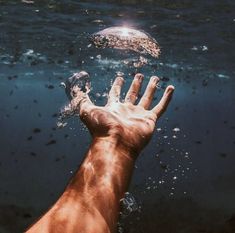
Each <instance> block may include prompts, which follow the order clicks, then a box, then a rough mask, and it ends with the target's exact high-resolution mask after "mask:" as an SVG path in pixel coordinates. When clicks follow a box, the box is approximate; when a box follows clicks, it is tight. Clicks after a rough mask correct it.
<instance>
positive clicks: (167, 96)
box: [152, 85, 175, 118]
mask: <svg viewBox="0 0 235 233" xmlns="http://www.w3.org/2000/svg"><path fill="white" fill-rule="evenodd" d="M174 90H175V88H174V86H172V85H170V86H168V87H167V88H166V90H165V92H164V94H163V96H162V98H161V100H160V101H159V103H158V104H157V105H156V106H155V107H154V108H153V109H152V112H153V113H154V114H155V115H156V116H157V118H159V117H160V116H161V115H162V114H163V113H164V112H165V111H166V109H167V106H168V104H169V103H170V101H171V98H172V95H173V92H174Z"/></svg>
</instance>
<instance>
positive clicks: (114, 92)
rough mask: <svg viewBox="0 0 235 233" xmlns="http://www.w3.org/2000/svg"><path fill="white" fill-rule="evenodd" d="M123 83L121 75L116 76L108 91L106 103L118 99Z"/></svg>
mask: <svg viewBox="0 0 235 233" xmlns="http://www.w3.org/2000/svg"><path fill="white" fill-rule="evenodd" d="M123 83H124V79H123V77H120V76H118V77H116V79H115V81H114V83H113V85H112V87H111V90H110V92H109V98H108V104H109V103H112V102H117V101H119V99H120V93H121V88H122V85H123Z"/></svg>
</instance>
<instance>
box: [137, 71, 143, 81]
mask: <svg viewBox="0 0 235 233" xmlns="http://www.w3.org/2000/svg"><path fill="white" fill-rule="evenodd" d="M143 78H144V75H143V74H140V73H138V74H136V75H135V79H137V80H138V81H139V82H142V81H143Z"/></svg>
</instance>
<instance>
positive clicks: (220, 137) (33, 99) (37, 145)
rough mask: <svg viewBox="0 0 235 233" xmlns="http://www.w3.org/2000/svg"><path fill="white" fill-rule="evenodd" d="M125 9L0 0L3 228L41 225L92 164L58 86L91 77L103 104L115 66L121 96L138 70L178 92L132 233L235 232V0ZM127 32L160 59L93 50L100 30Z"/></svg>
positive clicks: (85, 138)
mask: <svg viewBox="0 0 235 233" xmlns="http://www.w3.org/2000/svg"><path fill="white" fill-rule="evenodd" d="M117 2H118V3H117ZM117 2H115V1H110V2H109V1H103V2H99V3H96V2H93V1H81V2H80V1H75V0H73V1H72V0H71V1H57V2H56V1H40V3H36V1H35V3H25V2H23V1H0V100H1V101H0V130H1V136H0V139H1V140H0V148H1V152H0V184H1V188H0V233H5V232H7V233H17V232H22V231H23V230H24V229H25V228H26V227H27V226H28V225H29V224H31V223H32V222H33V221H34V220H35V219H37V218H38V217H39V216H40V215H41V214H42V213H43V212H44V211H45V210H46V209H47V208H49V207H50V206H51V205H52V203H54V201H55V200H56V199H57V198H58V197H59V195H60V194H61V192H62V191H63V189H64V187H65V185H66V184H67V183H68V181H69V178H70V177H71V176H72V175H73V174H74V172H75V171H76V169H77V167H78V165H79V164H80V162H81V161H82V158H83V156H84V154H85V152H86V150H87V148H88V146H89V143H90V140H91V139H90V136H89V134H88V131H87V130H86V128H85V127H84V125H83V124H82V123H81V122H80V121H79V119H78V118H72V119H70V120H68V125H67V126H66V127H65V128H63V129H57V128H56V122H57V115H58V113H59V111H60V109H61V108H63V106H65V105H66V104H67V101H68V100H67V96H66V95H65V93H64V90H63V89H61V88H60V83H61V82H62V81H64V80H65V79H66V78H67V77H69V76H71V74H72V73H74V72H78V71H81V70H86V71H87V72H89V74H90V77H91V83H92V93H91V95H92V98H93V101H94V102H95V103H96V104H97V105H102V104H104V103H105V101H106V93H107V91H108V90H109V88H110V85H111V83H112V81H113V79H114V77H115V72H117V71H121V72H123V73H124V74H125V80H126V82H125V87H124V89H123V92H125V91H126V90H127V88H128V86H129V85H130V83H131V81H132V78H133V74H134V73H135V72H143V73H144V75H145V81H144V86H145V85H147V82H148V80H149V78H150V76H151V75H154V74H155V75H158V76H159V77H161V78H162V81H161V85H162V87H163V88H164V87H165V86H166V85H168V84H173V85H174V86H175V89H176V90H175V95H174V98H173V100H172V103H171V105H170V107H169V109H168V110H167V112H166V113H165V114H164V116H163V117H162V119H161V120H160V121H159V122H158V124H157V126H156V132H155V134H154V136H153V139H152V141H151V142H150V144H149V145H148V147H147V148H146V149H145V150H144V151H143V152H142V154H141V156H140V157H139V159H138V161H137V163H136V168H135V171H134V176H133V179H132V184H131V186H130V189H129V191H130V193H131V195H132V196H133V197H134V198H135V200H136V203H138V205H139V208H138V211H134V212H133V213H131V214H130V215H129V216H128V217H126V218H124V219H122V223H121V228H122V231H123V232H130V233H131V232H135V233H142V232H148V233H156V232H161V233H171V232H174V233H182V232H186V233H188V232H190V233H194V232H195V233H196V232H210V233H230V232H235V217H234V216H235V186H234V178H235V166H234V164H235V157H234V153H235V122H234V119H235V108H234V103H235V94H234V88H235V78H234V75H235V70H234V62H235V59H234V58H235V57H234V51H235V43H234V42H235V40H234V37H235V36H234V35H235V28H234V27H235V16H234V9H235V4H234V1H215V0H214V1H212V0H211V1H206V2H205V1H185V2H184V1H176V2H174V3H171V2H170V1H146V2H142V1H128V0H127V1H117ZM120 25H128V26H131V27H134V28H136V29H141V30H145V31H146V32H147V33H149V34H150V35H151V36H152V37H154V38H155V39H156V40H157V41H158V43H159V44H160V46H161V51H162V52H161V55H160V58H159V59H157V60H156V59H153V58H149V64H148V65H146V66H144V67H142V68H139V69H137V70H136V69H134V68H133V67H126V66H125V65H123V63H122V60H123V59H124V58H129V57H133V56H137V54H133V53H131V54H130V53H125V52H123V51H117V50H110V49H107V50H100V49H96V48H94V47H90V46H89V44H90V42H89V40H88V36H89V35H90V34H91V33H94V32H97V31H99V30H102V29H104V28H106V27H110V26H120ZM137 57H138V56H137ZM162 93H163V90H162V89H161V90H158V93H156V98H155V103H156V102H157V100H158V99H159V96H161V94H162Z"/></svg>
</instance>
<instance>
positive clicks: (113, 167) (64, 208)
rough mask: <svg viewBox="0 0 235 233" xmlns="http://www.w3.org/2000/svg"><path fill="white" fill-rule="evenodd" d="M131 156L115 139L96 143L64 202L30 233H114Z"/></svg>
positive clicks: (130, 165)
mask: <svg viewBox="0 0 235 233" xmlns="http://www.w3.org/2000/svg"><path fill="white" fill-rule="evenodd" d="M132 153H133V152H131V151H130V150H129V149H128V148H127V147H126V146H124V145H123V144H122V143H120V142H118V140H116V139H115V138H109V137H107V138H99V139H98V138H96V139H94V140H93V143H92V145H91V146H90V148H89V150H88V153H87V155H86V157H85V160H84V161H83V163H82V165H81V166H80V168H79V170H78V172H77V173H76V174H75V176H74V177H73V179H72V180H71V182H70V183H69V185H68V186H67V188H66V190H65V192H64V193H63V195H62V196H61V198H60V199H59V200H58V201H57V202H56V204H55V205H54V206H53V207H52V208H51V209H50V211H48V212H47V214H46V215H44V216H43V217H42V218H41V219H40V220H39V222H37V223H36V224H35V226H33V228H32V231H30V230H29V231H28V232H43V233H46V232H50V233H51V232H57V233H58V232H76V233H77V232H84V233H92V232H95V233H106V232H115V230H116V223H117V219H118V214H119V200H120V199H121V198H122V197H123V196H124V193H125V191H126V190H127V187H128V184H129V181H130V178H131V174H132V170H133V166H134V160H133V157H134V155H133V154H132ZM36 226H38V228H36ZM42 227H43V228H42ZM33 229H34V230H33ZM35 229H38V230H35ZM39 229H40V230H39ZM42 229H43V231H42Z"/></svg>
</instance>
